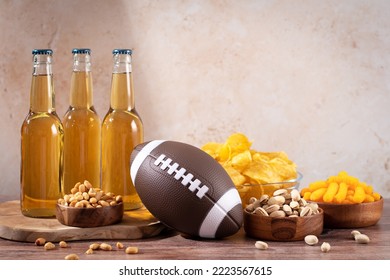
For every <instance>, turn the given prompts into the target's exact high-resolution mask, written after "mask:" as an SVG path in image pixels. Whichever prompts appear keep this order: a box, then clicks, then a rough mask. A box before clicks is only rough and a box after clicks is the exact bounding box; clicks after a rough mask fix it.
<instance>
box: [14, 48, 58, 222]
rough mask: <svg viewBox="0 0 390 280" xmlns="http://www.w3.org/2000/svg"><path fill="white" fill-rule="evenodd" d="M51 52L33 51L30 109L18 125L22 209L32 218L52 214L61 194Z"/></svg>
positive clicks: (47, 50) (44, 50) (23, 212)
mask: <svg viewBox="0 0 390 280" xmlns="http://www.w3.org/2000/svg"><path fill="white" fill-rule="evenodd" d="M52 54H53V51H52V50H50V49H34V50H33V51H32V55H33V73H32V82H31V90H30V110H29V112H28V115H27V117H26V118H25V120H24V122H23V124H22V127H21V170H20V183H21V191H20V203H21V212H22V214H23V215H25V216H28V217H35V218H45V217H54V216H55V205H56V203H57V200H58V198H60V197H61V194H62V193H61V186H62V156H63V154H62V152H63V151H62V148H63V127H62V123H61V120H60V119H59V117H58V116H57V113H56V110H55V93H54V82H53V73H52Z"/></svg>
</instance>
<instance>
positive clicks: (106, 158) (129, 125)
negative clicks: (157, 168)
mask: <svg viewBox="0 0 390 280" xmlns="http://www.w3.org/2000/svg"><path fill="white" fill-rule="evenodd" d="M112 54H113V71H112V78H111V93H110V96H111V98H110V108H109V110H108V112H107V114H106V115H105V117H104V119H103V122H102V187H103V190H104V191H105V192H113V193H114V194H117V195H122V196H123V202H124V209H125V210H133V209H137V208H140V207H141V206H142V203H141V200H140V198H139V196H138V194H137V192H136V190H135V188H134V185H133V183H132V180H131V178H130V155H131V152H132V151H133V148H134V147H135V146H136V145H138V144H139V143H141V142H143V137H144V136H143V124H142V120H141V118H140V116H139V115H138V113H137V111H136V109H135V102H134V88H133V75H132V64H131V59H132V50H130V49H115V50H113V52H112Z"/></svg>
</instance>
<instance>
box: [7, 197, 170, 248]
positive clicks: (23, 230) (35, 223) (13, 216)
mask: <svg viewBox="0 0 390 280" xmlns="http://www.w3.org/2000/svg"><path fill="white" fill-rule="evenodd" d="M165 228H166V227H165V226H164V225H163V224H162V223H161V222H159V221H158V220H157V219H156V218H155V217H153V216H152V214H150V212H149V211H148V210H146V208H141V209H138V210H133V211H125V213H124V215H123V219H122V221H121V222H120V223H118V224H115V225H109V226H102V227H93V228H78V227H69V226H65V225H63V224H61V223H60V222H58V221H57V219H55V218H52V219H38V218H29V217H25V216H23V214H22V213H21V212H20V203H19V201H18V200H14V201H8V202H4V203H0V237H1V238H4V239H9V240H14V241H24V242H35V240H36V239H37V238H38V237H43V238H45V239H46V240H48V241H52V242H59V241H61V240H64V241H70V240H93V239H141V238H149V237H154V236H157V235H159V234H160V233H161V232H162V230H163V229H165Z"/></svg>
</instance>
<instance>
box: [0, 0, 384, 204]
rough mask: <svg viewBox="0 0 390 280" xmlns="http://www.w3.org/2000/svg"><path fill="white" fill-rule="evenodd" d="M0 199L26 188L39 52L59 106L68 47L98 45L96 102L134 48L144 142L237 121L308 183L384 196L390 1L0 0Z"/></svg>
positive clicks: (190, 135)
mask: <svg viewBox="0 0 390 280" xmlns="http://www.w3.org/2000/svg"><path fill="white" fill-rule="evenodd" d="M0 27H1V28H0V49H1V58H0V94H1V100H2V102H1V110H0V114H1V117H0V127H1V129H2V133H1V136H0V137H1V138H0V153H1V157H0V167H1V176H0V195H7V196H9V197H10V198H17V197H18V196H19V165H20V151H19V149H20V147H19V145H20V126H21V124H22V121H23V119H24V117H25V116H26V114H27V112H28V107H29V90H30V82H31V70H32V68H31V50H32V49H34V48H52V49H53V50H54V66H53V69H54V74H55V79H56V80H55V89H56V101H57V104H56V105H57V111H58V114H59V115H60V116H61V117H62V116H63V114H64V113H65V111H66V109H67V106H68V97H69V81H70V74H71V67H72V56H71V49H72V48H75V47H89V48H91V49H92V59H93V73H94V97H95V107H96V109H97V111H98V113H99V115H100V116H101V117H103V116H104V114H105V112H106V111H107V109H108V106H109V88H110V78H111V51H112V49H114V48H133V49H134V56H133V57H134V60H133V70H134V82H135V91H136V107H137V109H138V111H139V113H140V115H141V116H142V119H143V121H144V125H145V137H146V139H145V140H151V139H155V138H164V139H174V140H178V141H184V142H188V143H191V144H193V145H196V146H201V145H202V144H204V143H205V142H208V141H219V142H221V141H224V140H225V139H226V137H228V135H230V134H231V133H233V132H236V131H239V132H243V133H245V134H246V135H247V136H248V137H249V138H250V140H252V141H253V142H254V144H253V147H254V148H255V149H257V150H262V151H277V150H284V151H286V152H287V153H288V155H289V156H290V157H291V159H292V160H294V161H295V162H296V163H297V165H298V167H299V170H300V171H301V172H302V173H303V175H304V179H303V185H306V184H308V183H309V182H310V181H312V180H317V179H325V178H327V177H328V176H330V175H335V174H336V173H338V172H339V171H340V170H346V171H348V172H349V173H350V174H352V175H355V176H357V177H358V178H359V179H361V180H363V181H365V182H367V183H369V184H372V185H373V186H374V188H375V189H376V190H378V191H379V192H380V193H381V194H383V195H384V196H385V197H390V2H389V1H386V0H382V1H379V0H377V1H370V0H366V1H355V0H350V1H330V0H326V1H304V0H300V1H299V0H298V1H276V0H274V1H267V0H257V1H254V0H253V1H233V0H231V1H228V0H226V1H173V0H172V1H141V0H137V1H125V0H122V1H117V0H116V1H114V0H112V1H96V0H90V1H78V0H67V1H60V0H58V1H56V0H53V1H44V0H34V1H33V0H15V1H11V0H0Z"/></svg>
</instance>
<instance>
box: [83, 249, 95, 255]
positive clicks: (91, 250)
mask: <svg viewBox="0 0 390 280" xmlns="http://www.w3.org/2000/svg"><path fill="white" fill-rule="evenodd" d="M93 253H94V251H93V249H91V248H89V249H88V250H87V251H85V254H87V255H92V254H93Z"/></svg>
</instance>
